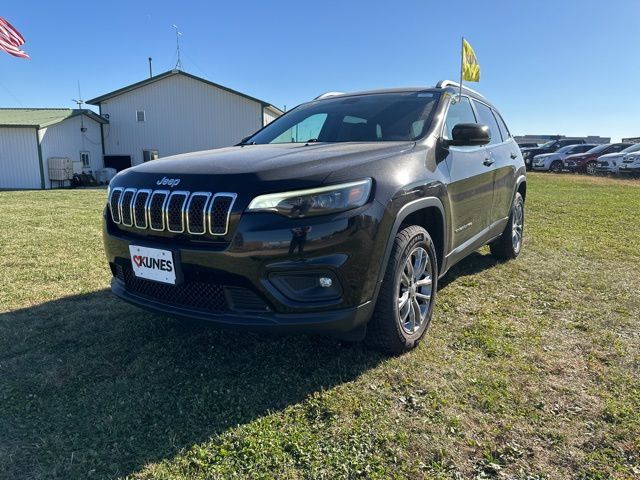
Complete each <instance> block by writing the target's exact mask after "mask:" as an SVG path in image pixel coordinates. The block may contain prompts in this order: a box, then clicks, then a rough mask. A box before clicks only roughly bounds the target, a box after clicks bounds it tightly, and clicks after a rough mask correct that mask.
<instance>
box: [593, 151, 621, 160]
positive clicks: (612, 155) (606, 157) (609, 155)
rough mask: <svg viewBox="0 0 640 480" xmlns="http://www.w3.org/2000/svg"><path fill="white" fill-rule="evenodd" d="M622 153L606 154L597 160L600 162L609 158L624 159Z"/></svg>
mask: <svg viewBox="0 0 640 480" xmlns="http://www.w3.org/2000/svg"><path fill="white" fill-rule="evenodd" d="M624 155H625V154H624V153H620V152H616V153H607V154H606V155H601V156H600V157H599V158H600V159H602V160H609V159H611V158H618V157H624Z"/></svg>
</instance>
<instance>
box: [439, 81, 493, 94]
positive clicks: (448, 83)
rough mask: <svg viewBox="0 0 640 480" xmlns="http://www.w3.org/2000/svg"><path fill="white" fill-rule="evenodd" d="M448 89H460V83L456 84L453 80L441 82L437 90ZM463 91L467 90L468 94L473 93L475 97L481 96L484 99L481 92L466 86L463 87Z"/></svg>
mask: <svg viewBox="0 0 640 480" xmlns="http://www.w3.org/2000/svg"><path fill="white" fill-rule="evenodd" d="M446 87H454V88H460V84H459V83H458V82H454V81H453V80H440V81H439V82H438V83H437V85H436V88H446ZM462 89H463V90H467V91H468V92H471V93H473V94H475V95H479V96H481V97H482V98H484V95H482V94H481V93H480V92H476V91H475V90H473V89H471V88H469V87H465V86H464V85H463V86H462Z"/></svg>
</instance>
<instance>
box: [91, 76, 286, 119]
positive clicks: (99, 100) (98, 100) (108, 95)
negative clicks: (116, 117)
mask: <svg viewBox="0 0 640 480" xmlns="http://www.w3.org/2000/svg"><path fill="white" fill-rule="evenodd" d="M176 75H183V76H185V77H188V78H191V79H193V80H197V81H199V82H202V83H206V84H207V85H211V86H212V87H216V88H220V89H222V90H225V91H227V92H230V93H233V94H235V95H239V96H241V97H244V98H248V99H249V100H253V101H254V102H257V103H260V104H262V106H263V107H270V108H273V109H275V110H276V111H278V112H280V113H281V114H282V113H284V112H282V110H280V109H279V108H278V107H274V106H273V105H271V104H270V103H268V102H265V101H264V100H260V99H259V98H255V97H252V96H250V95H247V94H245V93H242V92H238V91H237V90H233V89H231V88H229V87H225V86H224V85H220V84H218V83H214V82H212V81H210V80H207V79H206V78H202V77H197V76H196V75H192V74H191V73H187V72H183V71H182V70H169V71H168V72H164V73H160V74H158V75H155V76H153V77H149V78H147V79H145V80H142V81H141V82H137V83H132V84H131V85H127V86H126V87H122V88H119V89H118V90H114V91H113V92H109V93H105V94H104V95H100V96H99V97H96V98H92V99H91V100H89V101H87V103H89V104H91V105H98V104H100V103H102V102H104V101H105V100H108V99H110V98H113V97H117V96H118V95H122V94H123V93H127V92H130V91H132V90H136V89H138V88H141V87H144V86H146V85H149V84H152V83H155V82H158V81H160V80H164V79H165V78H169V77H173V76H176Z"/></svg>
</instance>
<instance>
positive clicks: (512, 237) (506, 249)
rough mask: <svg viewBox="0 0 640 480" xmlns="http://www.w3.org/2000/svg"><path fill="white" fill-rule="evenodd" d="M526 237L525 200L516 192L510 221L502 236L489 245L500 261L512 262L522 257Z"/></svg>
mask: <svg viewBox="0 0 640 480" xmlns="http://www.w3.org/2000/svg"><path fill="white" fill-rule="evenodd" d="M523 235H524V199H523V198H522V195H520V192H516V196H515V198H514V199H513V204H512V205H511V213H510V214H509V220H508V221H507V225H506V227H505V228H504V231H503V232H502V235H500V237H499V238H498V239H497V240H495V241H494V242H492V243H491V244H490V245H489V248H490V249H491V254H492V255H493V256H494V257H496V258H497V259H499V260H511V259H513V258H516V257H517V256H518V255H520V250H522V239H523Z"/></svg>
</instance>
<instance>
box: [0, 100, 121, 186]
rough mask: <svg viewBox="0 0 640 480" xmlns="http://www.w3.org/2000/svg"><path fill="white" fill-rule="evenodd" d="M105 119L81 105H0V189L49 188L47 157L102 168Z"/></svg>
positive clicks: (84, 167)
mask: <svg viewBox="0 0 640 480" xmlns="http://www.w3.org/2000/svg"><path fill="white" fill-rule="evenodd" d="M107 123H108V122H107V120H106V119H104V118H102V117H100V116H99V115H97V114H96V113H94V112H92V111H91V110H85V109H70V108H0V189H31V188H51V181H50V180H49V174H48V168H47V165H48V164H47V161H48V159H49V158H51V157H67V158H69V159H71V161H73V162H75V163H76V164H77V165H78V169H79V170H80V171H87V172H88V171H92V172H95V171H96V170H98V169H100V168H103V163H102V153H103V152H102V136H101V129H102V125H104V124H107Z"/></svg>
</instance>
